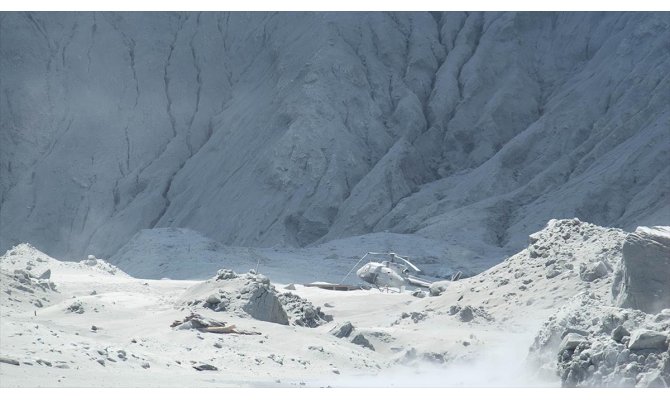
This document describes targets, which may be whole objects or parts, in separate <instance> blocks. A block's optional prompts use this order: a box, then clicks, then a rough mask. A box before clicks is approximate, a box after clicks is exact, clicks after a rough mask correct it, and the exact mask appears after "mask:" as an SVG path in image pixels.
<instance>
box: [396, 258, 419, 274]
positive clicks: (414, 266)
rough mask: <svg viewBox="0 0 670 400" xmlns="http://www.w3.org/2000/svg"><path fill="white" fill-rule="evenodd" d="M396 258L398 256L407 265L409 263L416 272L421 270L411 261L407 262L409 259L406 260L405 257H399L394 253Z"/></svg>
mask: <svg viewBox="0 0 670 400" xmlns="http://www.w3.org/2000/svg"><path fill="white" fill-rule="evenodd" d="M396 258H399V259H400V260H402V261H404V262H405V263H406V264H407V265H409V266H410V267H412V269H414V271H416V272H421V270H420V269H419V268H418V267H417V266H416V265H414V264H412V263H411V262H409V260H406V259H404V258H402V257H400V256H399V255H396Z"/></svg>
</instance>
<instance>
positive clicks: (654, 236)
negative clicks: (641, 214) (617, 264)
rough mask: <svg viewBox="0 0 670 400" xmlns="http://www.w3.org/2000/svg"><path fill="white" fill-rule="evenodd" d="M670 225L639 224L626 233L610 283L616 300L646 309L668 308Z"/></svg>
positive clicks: (669, 292) (651, 310)
mask: <svg viewBox="0 0 670 400" xmlns="http://www.w3.org/2000/svg"><path fill="white" fill-rule="evenodd" d="M668 288H670V227H667V226H656V227H653V228H647V227H639V228H637V229H636V230H635V232H634V233H630V234H629V235H628V236H626V240H625V241H624V244H623V263H622V265H621V269H619V270H618V271H617V275H616V280H615V283H614V286H613V294H614V296H615V300H616V303H617V304H618V305H619V306H621V307H631V308H635V309H638V310H642V311H644V312H647V313H657V312H659V311H661V310H662V309H664V308H670V290H668Z"/></svg>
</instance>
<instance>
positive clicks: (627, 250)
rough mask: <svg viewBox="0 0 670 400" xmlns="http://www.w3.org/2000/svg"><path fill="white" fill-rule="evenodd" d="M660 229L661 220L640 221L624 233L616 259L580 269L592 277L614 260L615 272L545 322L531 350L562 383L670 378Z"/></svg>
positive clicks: (669, 256) (665, 249) (632, 383)
mask: <svg viewBox="0 0 670 400" xmlns="http://www.w3.org/2000/svg"><path fill="white" fill-rule="evenodd" d="M665 232H668V229H667V228H665V227H655V228H638V229H637V230H636V231H635V233H631V234H629V235H627V237H626V238H625V241H624V243H623V246H622V247H623V251H619V252H618V259H616V258H614V259H613V258H611V257H610V258H607V259H603V260H602V261H601V262H600V263H599V264H596V266H595V267H594V268H593V269H592V270H590V271H584V270H583V271H582V272H583V274H580V276H582V275H584V276H586V277H587V278H590V277H591V276H592V274H593V273H596V274H597V271H598V270H603V268H604V270H605V271H603V272H604V274H605V275H606V274H607V272H608V270H609V268H610V265H614V269H615V273H614V275H615V279H614V280H613V284H609V285H606V286H603V285H589V286H588V287H586V288H585V290H584V291H583V292H581V293H580V294H579V295H578V296H575V297H574V298H572V299H571V301H569V302H568V303H567V304H565V305H564V306H563V307H561V308H560V309H559V310H558V311H557V312H556V313H555V314H554V315H552V316H551V317H550V318H549V320H548V321H547V322H546V323H545V324H544V326H543V327H542V329H541V330H540V331H539V333H538V334H537V337H536V338H535V342H534V343H533V345H532V347H531V354H530V359H531V360H532V361H533V362H535V363H536V364H537V365H538V366H539V370H540V371H543V372H545V373H548V374H551V373H558V375H559V376H560V378H561V383H562V385H563V386H566V387H575V386H577V387H668V386H669V385H670V351H669V350H668V344H669V342H670V298H669V297H668V293H667V288H668V287H669V286H668V285H667V284H665V285H663V282H666V279H667V277H668V275H667V274H668V271H670V261H669V260H670V251H669V250H670V246H666V243H665V240H666V238H667V237H666V236H665ZM668 243H670V242H668ZM603 252H604V249H603ZM584 276H582V279H583V280H586V281H589V279H584ZM595 279H599V278H597V277H596V278H595ZM605 282H608V283H609V282H610V280H609V279H608V280H606V281H605ZM603 289H605V290H603ZM609 291H611V294H610V293H609ZM618 305H626V306H632V307H635V308H637V309H631V308H622V307H619V306H618ZM645 311H646V312H645Z"/></svg>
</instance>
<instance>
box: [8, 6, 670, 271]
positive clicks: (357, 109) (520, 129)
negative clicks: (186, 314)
mask: <svg viewBox="0 0 670 400" xmlns="http://www.w3.org/2000/svg"><path fill="white" fill-rule="evenodd" d="M668 43H670V14H669V13H465V12H454V13H451V12H449V13H420V12H418V13H83V12H82V13H1V14H0V78H1V82H0V84H1V89H2V90H1V91H0V111H1V114H0V174H1V178H2V179H0V205H1V208H0V227H1V228H0V247H1V248H2V249H0V250H5V249H7V248H9V247H10V246H12V245H14V244H16V243H19V242H25V241H29V242H31V243H33V244H34V245H36V246H38V247H39V248H40V249H42V250H44V251H46V252H48V253H49V254H53V255H54V256H57V257H70V258H81V257H82V256H83V255H85V254H87V253H95V254H99V255H102V256H108V255H111V254H113V253H114V252H115V251H116V250H117V249H118V248H120V247H121V246H122V245H123V244H124V243H126V242H127V241H128V239H129V238H130V237H131V236H132V235H133V234H134V233H136V232H138V231H139V230H141V229H146V228H153V227H173V226H174V227H186V228H191V229H194V230H197V231H199V232H201V233H203V234H205V235H207V236H209V237H211V238H213V239H215V240H218V241H221V242H223V243H226V244H234V245H249V246H272V245H286V246H306V245H309V244H312V243H319V242H324V241H327V240H330V239H334V238H340V237H346V236H351V235H356V234H366V233H370V232H383V231H389V232H398V233H415V234H418V235H421V236H424V237H428V238H432V239H439V240H443V241H445V243H452V244H459V245H461V246H465V247H467V246H469V244H470V243H480V244H482V243H483V244H486V245H488V246H492V247H502V248H509V249H510V253H511V252H512V251H516V250H518V249H519V248H520V247H522V246H523V245H524V244H525V240H526V236H527V235H528V233H530V232H533V231H536V230H538V229H539V228H540V227H542V226H544V224H545V223H546V221H547V220H548V219H550V218H564V217H578V218H580V219H582V220H586V221H589V222H593V223H597V224H600V225H607V226H617V227H623V228H626V229H631V228H634V227H635V226H637V225H664V224H665V225H667V224H669V223H670V201H669V199H670V163H668V159H670V135H669V134H668V132H670V46H669V45H668Z"/></svg>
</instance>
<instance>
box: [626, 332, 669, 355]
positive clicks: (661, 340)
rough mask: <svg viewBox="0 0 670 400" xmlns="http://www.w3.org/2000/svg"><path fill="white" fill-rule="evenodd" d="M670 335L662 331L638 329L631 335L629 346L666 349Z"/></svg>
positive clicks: (642, 348)
mask: <svg viewBox="0 0 670 400" xmlns="http://www.w3.org/2000/svg"><path fill="white" fill-rule="evenodd" d="M667 340H668V336H667V335H666V334H665V333H662V332H656V331H651V330H648V329H638V330H635V331H633V333H632V334H631V335H630V342H628V348H629V349H631V350H665V349H667V348H668V344H667Z"/></svg>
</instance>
